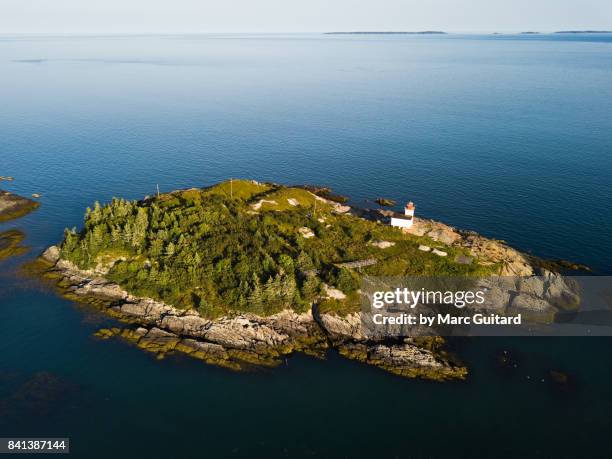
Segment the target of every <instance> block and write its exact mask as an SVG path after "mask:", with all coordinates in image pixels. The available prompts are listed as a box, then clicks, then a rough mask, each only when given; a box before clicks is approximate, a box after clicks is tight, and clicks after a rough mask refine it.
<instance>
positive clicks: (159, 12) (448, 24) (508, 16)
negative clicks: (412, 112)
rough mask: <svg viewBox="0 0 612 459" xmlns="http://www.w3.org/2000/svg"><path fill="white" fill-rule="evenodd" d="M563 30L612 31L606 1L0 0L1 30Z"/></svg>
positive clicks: (611, 8)
mask: <svg viewBox="0 0 612 459" xmlns="http://www.w3.org/2000/svg"><path fill="white" fill-rule="evenodd" d="M566 29H605V30H610V29H612V0H467V1H466V0H419V1H416V0H0V34H2V33H4V34H6V33H222V32H258V33H282V32H328V31H352V30H407V31H417V30H443V31H447V32H496V31H498V32H512V31H514V32H520V31H555V30H566Z"/></svg>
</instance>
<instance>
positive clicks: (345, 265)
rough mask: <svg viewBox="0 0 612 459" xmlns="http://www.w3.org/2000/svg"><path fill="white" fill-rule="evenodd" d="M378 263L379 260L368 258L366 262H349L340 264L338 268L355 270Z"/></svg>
mask: <svg viewBox="0 0 612 459" xmlns="http://www.w3.org/2000/svg"><path fill="white" fill-rule="evenodd" d="M376 263H378V260H377V259H376V258H368V259H366V260H357V261H349V262H348V263H338V264H337V265H336V266H337V267H338V268H348V269H355V268H363V267H364V266H372V265H375V264H376Z"/></svg>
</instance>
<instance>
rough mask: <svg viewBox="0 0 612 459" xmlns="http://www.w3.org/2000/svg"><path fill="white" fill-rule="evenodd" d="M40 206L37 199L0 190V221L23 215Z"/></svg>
mask: <svg viewBox="0 0 612 459" xmlns="http://www.w3.org/2000/svg"><path fill="white" fill-rule="evenodd" d="M38 206H39V204H38V203H37V202H36V201H32V200H31V199H27V198H22V197H21V196H17V195H15V194H12V193H9V192H8V191H3V190H0V222H4V221H8V220H13V219H15V218H19V217H23V216H24V215H26V214H28V213H30V212H32V211H33V210H34V209H36V208H37V207H38Z"/></svg>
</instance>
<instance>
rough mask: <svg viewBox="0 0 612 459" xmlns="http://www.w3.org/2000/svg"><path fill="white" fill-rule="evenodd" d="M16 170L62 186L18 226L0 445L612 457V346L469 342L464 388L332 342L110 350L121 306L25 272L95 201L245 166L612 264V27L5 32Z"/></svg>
mask: <svg viewBox="0 0 612 459" xmlns="http://www.w3.org/2000/svg"><path fill="white" fill-rule="evenodd" d="M0 175H4V176H7V175H11V176H14V177H15V181H14V182H2V183H0V187H1V188H4V189H8V190H10V191H13V192H16V193H20V194H23V195H26V196H27V195H30V194H31V193H40V194H42V199H41V202H42V205H41V208H40V209H39V210H38V211H37V212H35V213H33V214H31V215H29V216H27V217H25V218H23V219H21V220H18V221H14V222H11V223H8V224H0V231H2V230H5V229H10V228H18V229H21V230H22V231H24V232H25V233H26V234H27V240H26V242H27V244H28V245H30V246H31V252H30V253H29V254H28V255H26V256H22V257H19V258H15V259H12V260H8V261H5V262H2V263H0V313H1V317H2V320H1V321H0V437H6V436H9V435H17V436H32V435H39V436H43V435H45V436H69V437H71V438H72V451H73V456H75V457H104V458H108V457H112V456H111V455H117V456H116V457H120V456H121V454H125V455H127V454H130V455H131V456H133V457H211V458H212V457H259V456H261V457H310V456H315V457H327V456H333V457H351V458H355V457H381V458H382V457H439V456H450V455H453V456H458V457H464V456H465V457H473V456H474V455H476V454H487V455H489V456H496V457H506V456H516V455H522V456H525V457H550V456H556V457H571V456H577V455H583V456H584V455H590V456H601V457H606V456H607V457H610V455H611V454H612V446H610V442H609V439H608V437H609V431H610V428H611V427H612V426H611V423H610V420H609V414H610V412H611V410H612V389H610V381H611V380H612V364H611V363H610V358H609V354H610V352H609V348H610V345H611V344H612V341H610V340H609V339H600V338H597V339H595V338H593V339H586V338H585V339H569V338H566V339H523V340H517V339H514V340H501V339H478V340H472V341H465V342H459V343H456V346H457V352H458V353H459V355H461V356H462V357H463V358H464V359H465V360H466V361H467V362H468V363H469V365H470V367H471V369H472V373H471V376H470V378H469V380H468V381H467V382H465V383H450V384H435V383H429V382H423V381H411V380H405V379H401V378H397V377H394V376H391V375H388V374H386V373H384V372H382V371H379V370H376V369H373V368H369V367H364V366H362V365H360V364H358V363H355V362H351V361H347V360H344V359H342V358H340V357H337V356H335V355H333V354H332V355H330V356H329V359H328V360H326V361H319V360H315V359H311V358H308V357H304V356H296V357H293V358H291V359H289V360H288V361H287V364H286V365H285V366H282V367H281V368H278V369H275V370H267V371H260V372H255V373H253V374H236V373H232V372H228V371H225V370H221V369H217V368H213V367H210V366H206V365H204V364H202V363H201V362H199V361H193V360H190V359H188V358H180V357H172V358H168V359H166V360H164V361H156V360H155V359H154V358H153V357H151V356H150V355H148V354H145V353H143V352H141V351H140V350H137V349H135V348H133V347H131V346H130V345H127V344H125V343H123V342H120V341H113V340H111V341H104V342H101V341H99V340H97V339H95V338H93V337H92V333H93V332H94V331H95V330H96V329H97V328H98V327H100V326H103V325H105V324H108V319H106V318H104V317H101V316H99V315H97V314H96V313H94V312H93V311H91V310H89V309H88V308H86V307H82V306H78V305H75V304H73V303H71V302H69V301H67V300H65V299H62V298H59V297H58V296H56V295H55V294H54V293H53V292H52V291H50V290H49V289H48V288H47V287H45V286H44V285H41V284H40V283H39V282H37V281H35V280H31V279H27V278H24V277H23V276H21V275H19V273H18V269H19V266H20V265H21V264H22V263H23V262H25V261H27V260H28V259H31V258H32V257H33V256H34V255H36V254H37V253H39V252H40V251H41V250H42V249H43V248H45V247H46V246H48V245H50V244H52V243H55V242H57V241H59V240H60V239H61V237H62V231H63V229H64V227H66V226H79V225H80V223H81V221H82V215H83V211H84V209H85V207H87V206H88V205H91V204H92V203H93V201H95V200H100V201H108V200H109V199H110V198H112V197H113V196H122V197H127V198H140V197H142V196H144V195H146V194H151V193H153V192H154V190H155V187H156V185H157V184H159V186H160V188H161V189H162V191H169V190H173V189H176V188H186V187H192V186H205V185H209V184H212V183H215V182H216V181H219V180H223V179H226V178H228V177H243V178H254V179H258V180H270V181H277V182H282V183H286V184H297V183H313V184H322V185H330V186H332V187H333V188H334V190H335V191H336V192H338V193H341V194H345V195H348V196H350V197H351V199H352V202H353V203H355V204H363V203H364V200H366V199H370V200H371V199H374V198H376V197H379V196H383V197H387V198H392V199H396V200H398V201H399V202H402V201H405V200H407V199H411V200H413V201H414V202H415V203H416V205H417V214H418V215H421V216H426V217H431V218H436V219H440V220H443V221H445V222H447V223H450V224H453V225H456V226H458V227H462V228H468V229H474V230H476V231H478V232H480V233H482V234H484V235H487V236H491V237H495V238H499V239H504V240H506V241H508V243H510V244H512V245H514V246H516V247H517V248H520V249H522V250H524V251H529V252H532V253H534V254H537V255H541V256H544V257H551V258H564V259H570V260H574V261H578V262H581V263H585V264H588V265H590V266H592V267H593V269H594V270H595V271H596V272H597V273H599V274H608V275H610V274H612V237H611V231H610V227H611V224H610V223H611V217H612V212H611V210H610V209H611V208H612V190H611V186H610V185H611V183H612V35H554V36H552V35H539V36H457V35H449V36H325V35H286V36H280V35H269V36H266V35H208V36H130V37H124V36H86V37H46V36H1V35H0ZM504 349H506V350H507V349H510V350H512V352H513V353H514V355H516V359H517V367H516V368H514V367H513V366H512V369H511V370H507V369H506V370H504V369H501V368H499V366H498V365H497V363H496V356H497V355H498V353H499V352H500V351H502V350H504ZM549 370H560V371H564V372H567V373H568V374H570V375H571V381H572V383H571V384H570V385H569V386H568V387H566V388H559V387H557V386H555V385H554V384H553V383H552V382H551V381H550V376H549V374H548V371H549Z"/></svg>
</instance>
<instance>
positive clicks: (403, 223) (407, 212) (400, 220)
mask: <svg viewBox="0 0 612 459" xmlns="http://www.w3.org/2000/svg"><path fill="white" fill-rule="evenodd" d="M414 209H415V206H414V203H413V202H412V201H410V202H409V203H408V204H406V207H404V213H403V214H400V213H399V212H396V213H394V214H393V215H391V226H395V227H397V228H406V229H408V228H411V227H412V225H413V223H414Z"/></svg>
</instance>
